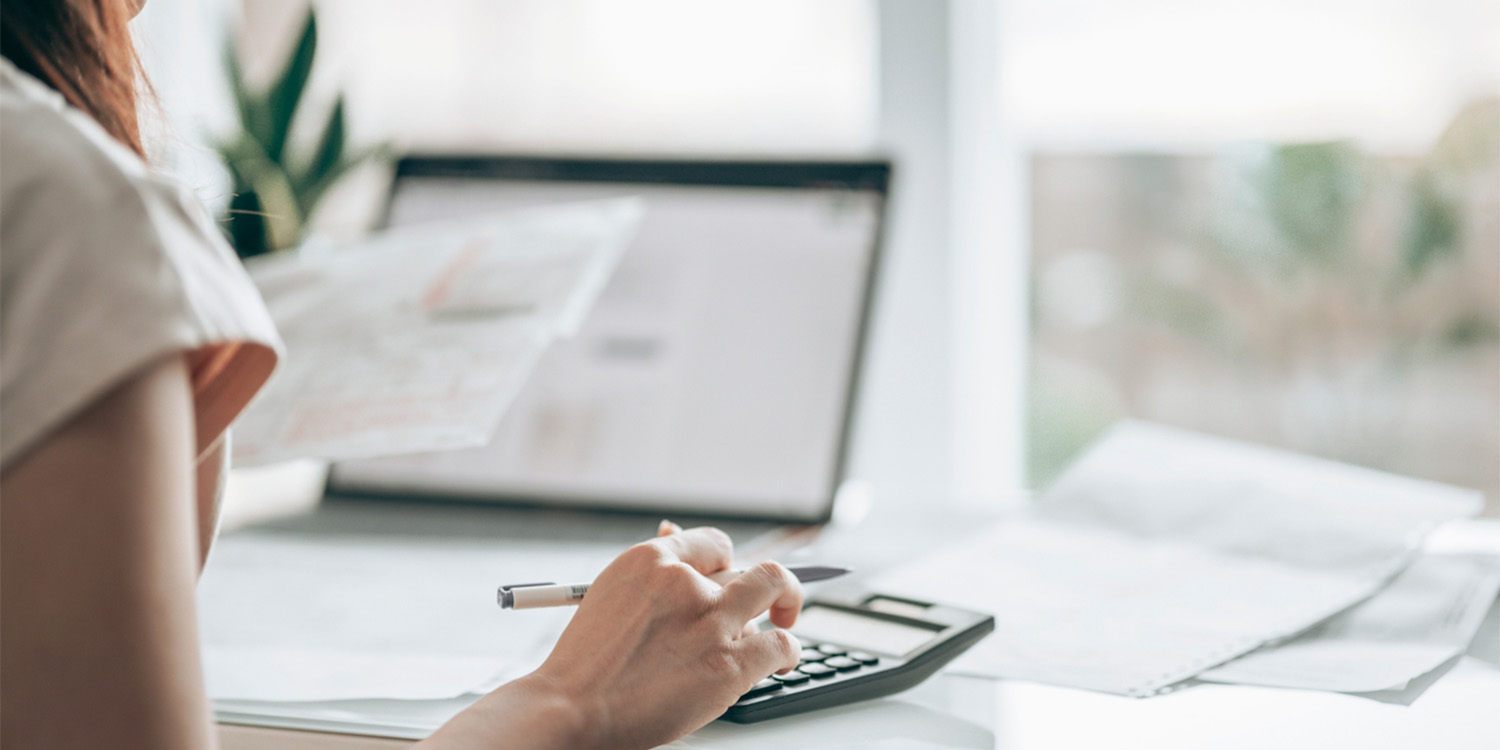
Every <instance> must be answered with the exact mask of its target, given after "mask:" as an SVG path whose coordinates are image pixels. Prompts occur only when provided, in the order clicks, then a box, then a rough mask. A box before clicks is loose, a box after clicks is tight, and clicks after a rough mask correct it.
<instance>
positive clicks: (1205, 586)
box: [871, 423, 1480, 696]
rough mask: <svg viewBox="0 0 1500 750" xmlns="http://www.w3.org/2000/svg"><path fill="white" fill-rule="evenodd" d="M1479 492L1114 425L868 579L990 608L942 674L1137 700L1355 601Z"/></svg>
mask: <svg viewBox="0 0 1500 750" xmlns="http://www.w3.org/2000/svg"><path fill="white" fill-rule="evenodd" d="M1479 507H1480V498H1479V496H1478V493H1475V492H1471V491H1467V490H1461V489H1457V488H1453V487H1447V486H1443V485H1437V484H1433V483H1429V482H1421V481H1417V480H1412V479H1406V478H1402V477H1396V476H1391V475H1387V474H1382V473H1380V472H1375V471H1371V470H1368V469H1361V468H1356V467H1351V466H1346V465H1342V464H1337V463H1334V462H1330V461H1323V460H1319V459H1314V458H1310V457H1306V456H1299V455H1295V454H1290V453H1285V452H1281V451H1276V450H1271V449H1268V448H1262V447H1258V446H1251V445H1246V444H1242V443H1235V442H1232V441H1228V440H1222V439H1217V438H1210V437H1206V436H1201V435H1196V434H1193V433H1188V432H1184V431H1180V430H1175V429H1170V428H1166V427H1157V426H1151V425H1146V424H1140V423H1126V424H1123V425H1121V426H1118V427H1116V428H1114V429H1113V430H1112V431H1110V432H1109V433H1108V434H1107V435H1106V436H1105V437H1104V438H1102V439H1101V440H1100V441H1099V442H1098V443H1096V444H1095V446H1094V447H1093V448H1091V449H1090V450H1088V451H1087V452H1086V454H1085V455H1084V456H1083V457H1082V458H1081V459H1080V460H1079V461H1078V462H1077V463H1075V464H1074V466H1073V467H1072V468H1071V469H1069V470H1068V471H1067V472H1066V474H1065V475H1064V476H1063V477H1062V478H1060V479H1059V480H1058V481H1057V482H1056V484H1055V485H1054V486H1053V487H1052V488H1051V489H1050V490H1049V491H1048V492H1047V493H1046V495H1045V496H1044V497H1043V498H1042V499H1041V500H1039V501H1038V503H1037V505H1036V507H1035V508H1034V509H1033V510H1032V511H1030V512H1028V513H1026V514H1024V515H1022V516H1020V517H1017V518H1014V519H1011V520H1008V521H1006V522H1004V523H1002V524H999V525H997V526H995V527H994V528H992V529H989V530H988V531H984V532H982V533H980V534H978V535H976V536H974V537H972V538H970V539H968V540H967V541H963V542H960V543H958V544H955V545H954V546H953V547H952V548H951V549H949V550H947V551H944V552H941V553H939V554H937V555H936V556H933V557H931V558H928V559H926V560H923V561H921V562H918V563H917V564H915V565H910V566H904V567H902V568H900V569H898V570H895V571H892V572H890V573H887V574H884V575H883V576H880V577H877V578H876V579H875V580H874V581H872V583H871V586H872V587H873V588H876V589H879V590H887V591H890V592H892V593H896V594H901V593H906V594H909V595H911V596H913V597H915V598H917V599H919V600H936V601H945V602H949V603H952V604H956V605H959V606H965V607H969V608H973V609H979V610H984V611H988V612H992V613H993V614H994V616H995V622H996V632H995V633H994V634H993V635H991V636H990V637H988V638H986V639H985V640H984V641H982V642H981V643H980V644H979V645H978V646H976V647H975V648H974V649H972V650H971V651H970V652H969V653H968V654H966V655H965V656H964V657H961V658H960V659H959V660H958V661H956V662H955V663H954V668H955V669H956V670H958V671H967V672H970V673H977V674H984V675H991V676H1002V677H1007V678H1015V679H1024V680H1034V681H1038V682H1046V683H1052V684H1057V685H1066V686H1074V687H1081V688H1087V689H1091V690H1098V691H1102V692H1108V693H1116V694H1121V695H1132V696H1148V695H1153V694H1156V693H1158V692H1160V691H1162V690H1163V689H1165V688H1167V687H1169V686H1171V685H1173V684H1175V683H1178V682H1181V681H1183V680H1186V679H1188V678H1190V677H1194V676H1196V675H1198V674H1201V673H1202V672H1204V671H1205V670H1207V669H1209V668H1212V667H1215V666H1218V665H1220V664H1223V663H1225V662H1228V661H1230V660H1231V659H1234V658H1236V657H1239V656H1243V655H1244V654H1247V653H1249V652H1251V651H1253V650H1255V649H1256V648H1258V647H1260V646H1263V645H1265V644H1268V643H1272V642H1276V641H1279V640H1282V639H1286V638H1288V637H1290V636H1293V635H1296V634H1298V633H1301V632H1303V631H1305V630H1307V629H1309V628H1311V627H1312V626H1314V625H1316V624H1318V623H1320V622H1322V621H1324V620H1326V619H1328V618H1329V617H1331V616H1333V615H1335V614H1337V613H1339V612H1341V611H1343V610H1345V609H1347V608H1349V607H1350V606H1352V605H1354V604H1356V603H1358V602H1360V601H1362V600H1364V599H1366V598H1368V597H1369V596H1371V595H1372V594H1374V593H1375V592H1376V591H1377V590H1379V589H1380V588H1381V587H1382V586H1384V585H1385V584H1386V583H1387V582H1388V581H1389V580H1390V579H1391V578H1392V577H1393V576H1395V575H1396V574H1397V573H1398V572H1400V571H1401V570H1402V569H1403V568H1404V567H1405V566H1406V565H1407V564H1408V563H1410V562H1411V560H1412V559H1413V557H1414V556H1415V550H1416V548H1417V545H1418V544H1419V543H1420V542H1421V539H1422V537H1423V535H1424V534H1425V533H1426V532H1427V530H1429V529H1430V528H1432V527H1433V526H1435V525H1436V524H1438V523H1440V522H1443V521H1446V520H1449V519H1453V518H1459V517H1463V516H1467V515H1472V514H1473V513H1475V512H1477V511H1478V509H1479Z"/></svg>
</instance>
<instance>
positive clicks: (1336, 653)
mask: <svg viewBox="0 0 1500 750" xmlns="http://www.w3.org/2000/svg"><path fill="white" fill-rule="evenodd" d="M1497 591H1500V558H1497V557H1493V556H1485V555H1479V556H1474V555H1424V556H1422V557H1421V558H1419V559H1418V560H1417V561H1416V562H1414V563H1412V565H1411V567H1409V568H1407V569H1406V570H1404V571H1402V572H1401V574H1400V575H1398V576H1396V578H1395V580H1393V581H1392V582H1391V584H1390V585H1389V586H1387V587H1386V588H1384V589H1382V590H1381V591H1380V592H1379V593H1377V594H1376V595H1375V596H1373V597H1371V598H1370V599H1369V600H1367V601H1365V602H1364V603H1362V604H1360V605H1358V606H1356V607H1353V608H1352V609H1350V610H1348V611H1346V612H1342V613H1340V614H1338V615H1336V616H1334V617H1333V618H1332V619H1330V620H1328V621H1327V622H1325V623H1323V624H1321V625H1319V626H1318V627H1316V628H1314V629H1313V630H1311V631H1309V632H1307V633H1305V634H1303V635H1300V636H1298V637H1296V638H1294V639H1292V640H1290V641H1288V642H1286V643H1283V644H1280V645H1276V646H1270V647H1267V648H1264V649H1261V650H1259V651H1255V652H1253V653H1251V654H1247V655H1245V656H1243V657H1240V658H1239V659H1235V660H1234V661H1232V662H1229V663H1228V664H1225V665H1223V666H1220V667H1216V668H1214V669H1210V670H1208V671H1207V672H1204V673H1203V674H1201V675H1198V679H1200V680H1206V681H1209V682H1230V683H1239V684H1246V685H1269V686H1272V687H1289V688H1304V689H1310V690H1333V691H1339V692H1346V693H1364V692H1374V691H1382V690H1401V689H1404V688H1405V687H1406V686H1407V684H1408V683H1409V682H1411V681H1412V680H1414V679H1416V678H1418V677H1420V676H1422V675H1424V674H1426V673H1428V672H1431V671H1432V670H1434V669H1437V668H1438V667H1439V666H1441V665H1442V664H1443V663H1444V662H1446V661H1448V660H1449V659H1452V658H1453V657H1455V656H1458V655H1459V654H1461V653H1463V652H1464V650H1465V649H1467V648H1468V646H1469V642H1470V641H1472V640H1473V639H1474V634H1475V633H1476V632H1478V630H1479V624H1480V623H1481V622H1482V621H1483V620H1484V616H1485V614H1486V613H1487V612H1488V611H1489V608H1490V606H1491V605H1492V604H1494V602H1495V595H1496V593H1497Z"/></svg>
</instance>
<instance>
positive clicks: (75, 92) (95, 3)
mask: <svg viewBox="0 0 1500 750" xmlns="http://www.w3.org/2000/svg"><path fill="white" fill-rule="evenodd" d="M135 9H136V6H135V4H134V3H131V2H130V0H4V1H3V2H0V54H3V55H4V56H5V57H6V58H7V59H9V60H10V61H11V62H12V63H13V64H15V66H16V67H17V68H20V69H21V70H24V71H26V72H27V73H30V74H31V75H33V76H35V77H36V78H37V79H39V80H41V81H42V82H44V83H46V84H47V85H48V86H51V87H52V88H53V89H55V90H56V91H57V92H58V93H59V94H62V96H63V98H64V99H66V100H67V101H68V103H69V104H72V105H73V106H74V107H77V108H78V109H80V110H83V111H84V112H87V113H88V114H89V115H91V116H93V118H94V119H95V120H97V121H98V122H99V125H100V126H102V127H103V128H104V130H105V131H106V132H108V133H109V134H110V135H112V136H114V137H115V139H116V140H118V141H120V142H121V143H123V144H125V145H126V146H128V147H130V149H131V150H132V151H134V152H136V153H137V154H139V155H141V157H142V158H144V157H145V155H146V152H145V149H144V148H143V147H142V146H141V128H140V122H139V121H138V119H137V115H136V90H137V86H138V85H139V84H140V83H141V82H143V81H144V79H143V78H142V77H141V63H140V58H139V57H137V56H136V52H135V45H134V44H133V43H132V41H131V38H130V30H129V28H128V27H127V26H126V24H127V23H128V22H129V21H130V18H131V16H132V15H134V12H135Z"/></svg>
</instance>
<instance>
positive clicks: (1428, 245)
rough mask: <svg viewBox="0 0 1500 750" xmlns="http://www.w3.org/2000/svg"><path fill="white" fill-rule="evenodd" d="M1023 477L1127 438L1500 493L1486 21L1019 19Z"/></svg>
mask: <svg viewBox="0 0 1500 750" xmlns="http://www.w3.org/2000/svg"><path fill="white" fill-rule="evenodd" d="M1008 8H1009V14H1008V20H1009V24H1008V25H1007V26H1006V27H1005V28H1006V31H1005V38H1006V42H1005V44H1004V45H1003V50H1004V52H1003V55H1004V59H1005V62H1004V63H1003V64H1002V69H1003V70H1005V71H1007V77H1006V80H1005V86H1006V88H1005V90H1006V92H1007V94H1008V95H1009V96H1010V104H1011V106H1012V107H1013V108H1014V111H1015V113H1016V114H1015V117H1016V120H1017V122H1018V123H1019V126H1020V130H1021V133H1022V137H1023V139H1024V141H1025V143H1026V146H1027V147H1028V153H1029V159H1028V165H1029V186H1030V202H1031V206H1030V228H1031V231H1030V240H1031V258H1032V261H1031V263H1032V270H1031V282H1032V295H1033V305H1032V315H1033V319H1032V336H1033V338H1032V347H1031V354H1032V361H1031V377H1030V387H1029V394H1028V400H1029V408H1030V419H1029V427H1028V430H1029V440H1030V445H1031V456H1030V461H1029V468H1030V471H1031V479H1032V482H1033V483H1035V484H1041V483H1044V482H1045V481H1046V480H1047V479H1048V478H1049V477H1050V476H1052V475H1053V474H1055V473H1056V471H1058V469H1059V468H1060V467H1061V466H1062V465H1063V464H1064V463H1065V462H1066V461H1067V460H1068V459H1069V458H1070V457H1071V456H1072V455H1073V454H1074V453H1075V452H1076V451H1077V450H1078V449H1079V448H1080V447H1081V445H1082V444H1083V443H1084V442H1085V441H1086V440H1088V439H1089V438H1090V437H1092V436H1093V435H1094V434H1096V433H1097V432H1098V431H1099V430H1100V429H1102V428H1103V427H1104V426H1105V425H1107V424H1108V423H1109V422H1111V421H1113V420H1115V419H1118V418H1121V417H1125V416H1133V417H1140V418H1145V419H1151V420H1156V421H1161V422H1166V423H1170V424H1176V425H1180V426H1184V427H1189V428H1195V429H1200V430H1203V431H1206V432H1212V433H1218V434H1223V435H1227V436H1230V437H1236V438H1241V439H1247V440H1251V441H1255V442H1260V443H1266V444H1273V445H1279V446H1284V447H1288V448H1292V449H1295V450H1302V451H1307V452H1311V453H1315V454H1320V455H1324V456H1328V457H1330V458H1335V459H1339V460H1344V461H1349V462H1352V463H1357V464H1364V465H1368V466H1373V467H1377V468H1381V469H1385V470H1389V471H1393V472H1397V473H1402V474H1410V475H1414V476H1420V477H1426V478H1431V479H1436V480H1439V481H1445V482H1451V483H1455V484H1460V485H1466V486H1470V487H1475V488H1478V489H1481V490H1483V491H1485V492H1486V493H1487V495H1488V496H1489V498H1490V503H1491V504H1490V506H1489V512H1490V513H1491V514H1493V513H1495V512H1496V508H1497V506H1496V504H1495V503H1496V497H1497V496H1500V461H1497V456H1500V224H1497V223H1496V220H1495V217H1496V216H1497V215H1500V146H1497V144H1500V46H1497V45H1495V44H1493V41H1494V39H1495V38H1496V33H1497V32H1500V2H1496V1H1495V0H1482V1H1480V2H1464V1H1461V0H1441V1H1439V2H1417V1H1416V0H1400V1H1398V2H1391V3H1382V4H1378V5H1371V4H1368V3H1355V2H1345V1H1344V0H1317V1H1316V2H1291V1H1290V0H1271V1H1269V2H1262V3H1254V4H1245V3H1233V2H1227V0H1210V1H1209V2H1178V1H1177V0H1132V2H1127V3H1108V2H1101V1H1100V0H1066V1H1065V2H1061V3H1058V2H1039V1H1038V0H1016V1H1015V2H1012V3H1010V5H1009V6H1008Z"/></svg>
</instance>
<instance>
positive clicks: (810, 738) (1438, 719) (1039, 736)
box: [221, 657, 1500, 750]
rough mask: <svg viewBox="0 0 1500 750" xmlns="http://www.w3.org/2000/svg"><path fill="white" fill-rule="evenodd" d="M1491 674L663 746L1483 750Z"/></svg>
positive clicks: (1034, 703) (884, 706)
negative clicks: (1417, 684)
mask: <svg viewBox="0 0 1500 750" xmlns="http://www.w3.org/2000/svg"><path fill="white" fill-rule="evenodd" d="M1497 698H1500V667H1497V666H1495V665H1494V664H1490V663H1486V662H1484V661H1482V660H1480V659H1476V658H1473V657H1466V658H1465V659H1464V660H1463V661H1461V662H1460V663H1459V664H1458V665H1457V666H1455V667H1454V669H1453V670H1452V671H1451V672H1449V673H1448V674H1447V675H1446V676H1445V677H1443V678H1442V679H1441V680H1439V681H1438V682H1437V684H1435V685H1433V686H1432V688H1431V689H1429V690H1428V691H1427V693H1426V694H1424V695H1423V696H1422V697H1421V698H1419V699H1418V700H1417V701H1416V702H1415V703H1413V704H1412V705H1411V706H1397V705H1390V704H1385V703H1377V702H1375V701H1371V700H1367V699H1364V698H1356V697H1351V696H1347V695H1339V694H1333V693H1317V692H1308V691H1300V690H1276V689H1268V688H1253V687H1241V686H1230V685H1200V686H1197V687H1194V688H1191V689H1188V690H1183V691H1180V692H1177V693H1173V694H1169V695H1164V696H1159V697H1156V698H1148V699H1144V700H1138V699H1134V698H1124V697H1119V696H1112V695H1102V694H1097V693H1089V692H1084V691H1080V690H1072V689H1068V688H1055V687H1049V686H1045V685H1036V684H1030V683H1020V682H1008V681H1003V680H1002V681H994V680H984V679H977V678H970V677H960V676H956V675H939V676H938V677H936V678H934V679H932V680H930V681H928V682H926V683H924V684H922V685H920V686H918V687H916V688H914V689H912V690H909V691H907V692H906V693H903V694H901V695H898V696H893V697H891V698H885V699H881V700H877V701H869V702H866V703H861V704H857V705H852V706H844V707H841V708H833V709H827V710H823V711H816V712H813V713H809V714H804V715H802V716H795V717H791V718H787V719H782V720H777V721H770V722H765V723H762V724H752V725H738V724H728V723H724V722H715V723H713V724H710V725H709V726H707V727H704V728H703V729H701V730H699V731H697V732H695V733H693V734H692V735H690V736H689V737H687V738H685V739H684V740H682V741H680V742H677V743H673V744H672V745H671V746H670V747H682V748H695V749H708V748H714V749H717V750H739V749H741V748H744V749H746V750H748V749H750V748H757V749H758V748H767V747H776V748H783V749H785V750H797V749H799V748H841V747H847V748H866V747H871V748H876V747H878V748H964V749H966V750H967V749H974V750H978V749H981V748H997V747H998V748H1021V749H1023V750H1043V749H1049V748H1082V747H1109V748H1119V749H1127V748H1143V749H1145V748H1150V749H1151V750H1169V749H1171V748H1195V749H1196V748H1205V747H1212V748H1220V749H1230V748H1276V749H1277V750H1290V749H1292V748H1318V749H1319V750H1323V749H1325V748H1336V747H1358V748H1367V749H1370V750H1375V749H1378V748H1403V749H1405V748H1417V747H1441V748H1446V749H1447V750H1467V749H1468V748H1474V749H1475V750H1479V749H1480V748H1483V749H1484V750H1493V748H1495V747H1497V746H1500V723H1497V722H1496V721H1495V710H1496V700H1497ZM221 730H222V731H221V737H222V739H223V746H224V748H225V750H251V749H252V748H272V747H274V748H288V749H292V750H296V749H298V748H305V749H306V750H336V749H337V750H356V748H369V749H370V750H374V749H375V748H397V747H404V746H406V743H407V742H409V741H404V740H391V739H380V738H374V737H354V736H349V735H337V734H322V733H309V732H295V731H289V730H271V729H263V728H245V727H234V726H228V725H226V726H223V727H222V728H221Z"/></svg>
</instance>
